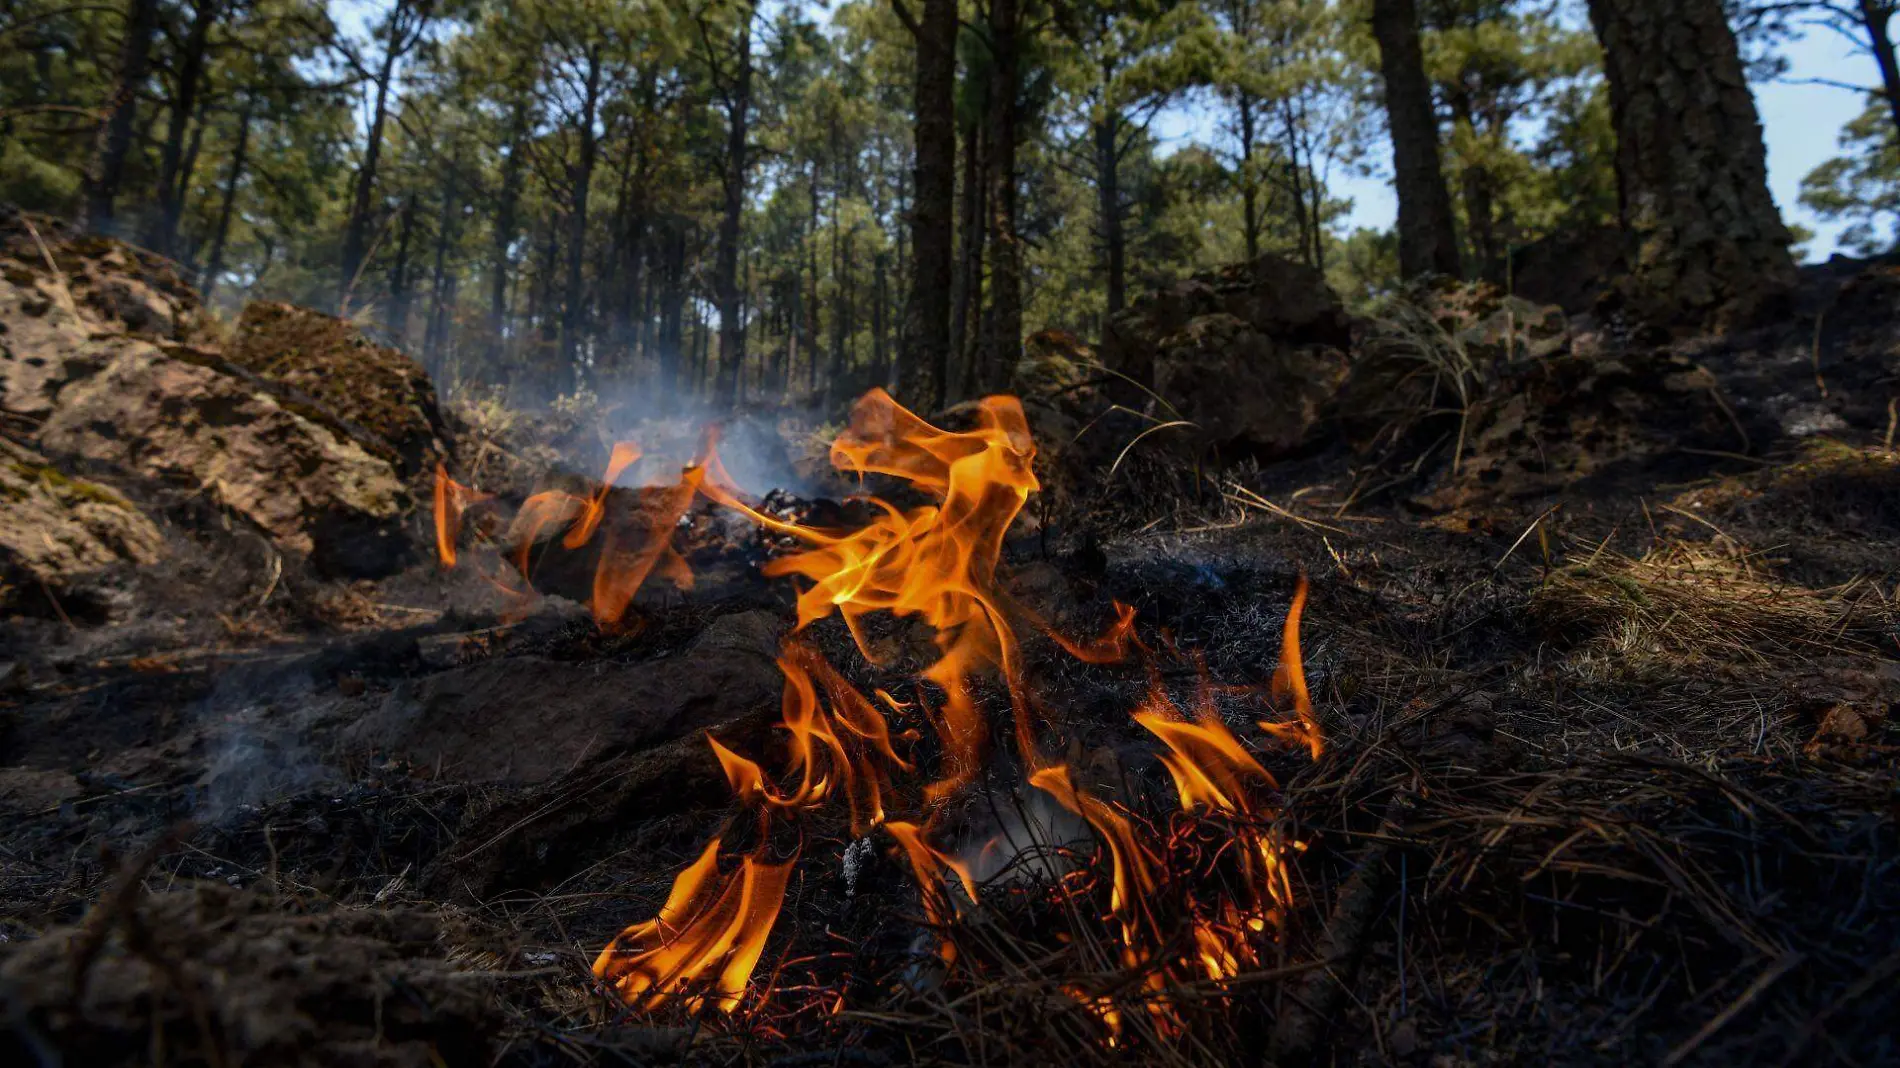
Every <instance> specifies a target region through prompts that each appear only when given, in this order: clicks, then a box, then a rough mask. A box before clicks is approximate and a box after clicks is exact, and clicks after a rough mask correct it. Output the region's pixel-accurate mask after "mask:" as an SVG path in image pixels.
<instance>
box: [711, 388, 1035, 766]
mask: <svg viewBox="0 0 1900 1068" xmlns="http://www.w3.org/2000/svg"><path fill="white" fill-rule="evenodd" d="M1035 456H1036V447H1035V443H1034V442H1033V441H1032V440H1031V438H1030V435H1029V422H1028V419H1027V418H1026V417H1025V416H1024V415H1023V408H1022V404H1021V402H1019V401H1017V400H1016V399H1015V398H1014V397H988V398H985V399H984V400H983V401H982V402H981V403H980V404H979V405H978V406H977V425H976V427H975V428H974V429H972V430H969V431H964V432H953V431H947V430H940V429H938V428H936V427H933V426H931V425H930V424H929V423H927V422H925V421H924V420H922V419H920V418H918V417H917V416H916V415H915V414H914V413H912V412H911V411H910V410H908V409H906V408H905V407H903V406H902V405H900V404H898V403H897V401H895V400H894V399H892V397H891V395H890V394H888V393H886V392H884V391H883V390H881V389H875V390H872V391H871V392H870V393H868V394H866V395H865V396H864V398H863V399H861V400H860V401H858V403H857V406H856V407H855V408H853V409H852V413H851V422H850V425H849V426H848V427H847V428H846V430H845V432H844V433H843V434H842V435H840V436H839V438H838V439H837V441H835V442H833V443H832V446H831V462H832V465H833V466H835V467H837V468H838V469H839V470H841V471H845V472H849V473H853V474H857V475H860V476H862V475H867V474H882V475H890V476H894V477H897V478H900V479H903V480H905V481H906V482H908V483H909V485H910V487H911V488H912V489H914V490H917V491H920V492H922V493H924V494H926V495H928V496H930V497H931V498H933V503H928V504H920V505H917V506H915V507H912V508H909V509H900V508H898V507H897V506H896V505H893V504H891V503H889V502H887V501H884V500H882V499H880V498H875V497H874V498H870V503H871V504H872V506H874V507H875V508H876V509H877V514H876V516H875V517H874V518H873V519H872V521H871V522H870V523H868V524H866V525H865V526H863V527H861V528H859V529H857V530H853V531H845V532H838V531H828V530H820V529H817V528H814V527H808V526H802V525H800V524H796V523H788V522H785V521H783V520H780V519H777V518H775V517H773V516H770V515H766V514H764V513H762V512H760V511H758V510H756V509H754V508H752V507H751V506H750V505H748V504H746V503H745V502H744V501H742V500H740V499H739V497H738V495H737V493H736V492H735V489H734V487H733V486H732V483H731V480H730V479H729V478H726V477H725V475H724V472H723V470H720V469H719V468H718V465H717V460H716V459H715V460H714V461H713V463H712V466H713V468H714V473H713V476H712V477H710V478H708V479H707V480H706V482H705V485H704V489H705V492H706V494H707V495H708V496H710V497H712V498H713V499H715V500H717V501H720V502H721V503H723V504H726V505H728V506H730V507H732V508H735V509H738V510H739V511H741V512H743V513H744V514H746V515H747V516H749V517H751V518H752V520H753V521H754V522H756V523H758V524H760V525H761V526H764V527H766V528H767V529H770V530H773V531H777V532H779V533H781V534H789V535H792V536H794V537H796V538H798V539H800V540H801V541H803V542H804V543H805V544H807V545H808V546H810V547H809V548H808V549H806V550H805V551H803V552H799V553H795V554H793V555H790V556H785V557H781V558H779V559H777V560H774V561H772V562H771V563H769V564H767V565H766V567H765V573H766V574H767V575H770V576H777V575H799V576H802V577H804V578H806V579H808V580H810V583H811V585H809V586H808V587H806V588H805V589H804V590H803V591H801V592H800V593H799V595H798V625H799V626H800V627H801V628H802V627H805V626H807V625H809V624H811V623H813V622H815V621H817V620H819V619H823V618H825V617H826V616H829V615H832V614H833V613H836V614H837V615H838V616H840V617H841V618H842V619H843V620H844V622H845V625H846V626H847V627H849V628H850V630H851V634H852V636H853V637H854V638H855V639H856V640H857V642H858V648H859V650H860V651H861V652H863V653H864V655H865V658H866V659H868V660H873V661H875V660H876V659H877V658H876V657H875V656H874V655H873V654H872V652H871V649H870V643H869V642H868V641H867V640H866V639H865V636H864V631H863V628H862V625H861V622H860V621H861V620H862V619H863V617H864V616H866V615H868V614H870V613H873V612H889V613H891V614H892V615H896V616H916V617H918V618H920V619H922V620H923V621H924V622H925V623H927V624H929V625H930V626H931V627H932V628H933V629H934V630H935V632H936V636H935V642H936V645H937V650H938V654H939V655H938V658H937V660H936V662H935V663H933V664H931V665H930V666H929V667H927V668H925V669H924V671H923V672H922V677H923V678H924V679H925V680H927V681H929V682H932V683H935V684H936V685H937V686H938V687H939V688H940V689H941V690H942V691H943V695H944V697H943V706H942V708H941V709H940V710H938V711H939V713H940V718H939V720H938V733H939V736H940V738H941V739H942V742H943V748H944V764H945V767H944V771H943V776H942V778H941V779H940V780H939V781H938V782H937V783H935V784H933V786H932V789H931V794H932V796H933V797H942V796H945V795H947V794H948V793H950V792H951V791H953V790H954V789H956V788H957V787H958V786H961V785H962V784H963V783H965V782H967V781H969V779H970V777H971V776H973V775H974V774H975V773H976V770H977V766H978V762H979V760H980V758H981V754H982V750H983V745H984V742H985V740H986V737H987V728H986V725H985V722H984V719H983V714H982V711H981V709H979V708H978V706H977V702H976V700H975V698H974V696H973V694H972V692H971V685H970V684H971V680H972V679H973V678H974V677H976V676H977V675H979V674H982V673H984V672H988V671H993V670H994V671H1000V672H1001V674H1002V676H1003V678H1004V680H1005V681H1006V682H1007V683H1008V684H1009V685H1010V687H1011V689H1012V692H1014V690H1015V687H1016V685H1017V681H1018V680H1017V671H1016V665H1017V662H1018V652H1017V646H1016V639H1015V635H1014V632H1013V631H1012V630H1011V629H1010V626H1009V623H1008V621H1007V618H1006V614H1005V610H1004V604H1003V599H1002V597H1001V595H1000V593H999V592H998V589H997V584H996V565H997V561H998V560H999V559H1000V558H1001V556H1002V552H1003V539H1004V537H1005V536H1006V535H1007V534H1008V533H1009V528H1010V526H1011V524H1012V523H1014V522H1015V520H1016V517H1017V515H1018V514H1020V513H1021V512H1022V509H1023V505H1024V503H1025V502H1026V501H1028V499H1029V495H1030V494H1031V493H1033V492H1035V491H1036V489H1038V488H1039V486H1038V483H1037V481H1036V476H1035V472H1034V469H1033V464H1034V461H1035ZM1020 704H1021V703H1020V701H1018V702H1017V705H1018V708H1019V710H1020ZM1017 729H1018V731H1019V735H1020V737H1021V738H1022V739H1023V740H1024V742H1025V748H1028V746H1027V741H1028V738H1029V735H1028V732H1027V724H1026V723H1025V722H1024V717H1022V716H1020V715H1019V716H1018V717H1017Z"/></svg>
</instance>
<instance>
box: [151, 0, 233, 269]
mask: <svg viewBox="0 0 1900 1068" xmlns="http://www.w3.org/2000/svg"><path fill="white" fill-rule="evenodd" d="M221 14H222V9H221V8H220V6H219V3H218V0H198V3H197V5H196V7H195V8H194V9H193V11H192V16H191V28H190V30H189V31H187V32H186V34H185V43H184V46H183V48H182V49H181V51H180V53H179V56H178V85H177V87H176V91H175V92H174V93H173V94H172V99H171V109H170V114H169V115H168V116H167V117H166V123H165V143H164V146H163V147H162V148H161V149H160V151H159V165H158V215H157V217H156V218H155V219H154V220H153V224H152V229H151V233H150V234H149V235H148V237H147V243H148V244H150V245H151V247H152V251H154V252H157V253H158V254H159V255H161V256H175V255H176V254H177V250H176V249H175V248H174V245H176V243H177V241H178V219H179V216H180V215H181V214H182V213H183V211H184V203H185V182H184V180H183V169H184V160H185V128H186V127H187V126H189V125H190V124H191V119H192V116H194V115H196V114H197V111H198V84H199V82H200V81H201V80H202V77H203V74H204V65H205V49H206V48H207V46H208V45H209V44H210V40H211V29H212V27H213V26H214V25H216V23H217V21H218V18H219V16H220V15H221Z"/></svg>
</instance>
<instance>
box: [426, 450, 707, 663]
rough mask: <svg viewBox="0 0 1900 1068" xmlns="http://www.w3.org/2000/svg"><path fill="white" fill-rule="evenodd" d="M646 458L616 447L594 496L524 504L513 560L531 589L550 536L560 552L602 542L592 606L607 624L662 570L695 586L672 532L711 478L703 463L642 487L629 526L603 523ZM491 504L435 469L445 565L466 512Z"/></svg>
mask: <svg viewBox="0 0 1900 1068" xmlns="http://www.w3.org/2000/svg"><path fill="white" fill-rule="evenodd" d="M643 455H644V454H643V453H642V451H641V449H640V447H639V446H638V445H637V444H635V443H633V442H631V441H622V442H617V443H615V445H614V447H613V450H612V453H611V455H610V456H609V457H608V459H607V469H606V471H605V472H604V473H603V474H602V475H601V478H600V482H599V484H598V485H597V486H596V487H595V489H594V491H593V492H592V493H589V494H588V495H587V496H585V497H582V496H576V495H575V494H572V493H568V492H566V491H564V490H543V491H541V492H539V493H536V494H534V495H533V496H531V497H529V498H528V499H527V500H525V501H523V502H521V507H520V509H519V510H517V511H516V513H515V518H514V524H513V529H514V530H515V532H516V535H517V539H518V544H517V545H516V547H515V552H514V555H513V557H512V562H513V564H514V567H515V571H516V572H517V573H519V574H520V576H521V578H522V581H523V582H524V583H530V582H531V580H530V576H531V575H532V574H533V573H534V565H535V561H534V559H533V553H534V549H535V547H536V546H537V545H541V544H543V543H544V542H543V538H542V534H543V533H544V532H546V531H548V530H550V529H555V530H561V531H563V533H562V535H561V547H562V548H564V549H567V550H569V551H573V550H576V549H581V548H583V547H585V546H587V545H588V544H590V543H592V542H594V541H595V540H596V539H597V538H598V540H599V542H600V547H599V560H598V562H597V563H596V564H595V568H594V582H593V591H592V596H591V599H590V601H589V603H588V608H589V610H590V611H591V612H592V613H593V616H594V619H595V620H596V621H597V622H599V623H600V624H601V625H603V626H614V625H617V624H619V623H620V622H621V620H622V619H623V618H624V617H625V615H626V612H627V606H628V605H629V604H630V603H632V601H633V597H634V595H635V594H636V593H638V592H639V590H640V587H641V586H643V585H645V584H646V581H647V579H648V578H650V577H652V575H653V574H654V573H655V572H658V573H659V574H660V575H661V576H663V577H665V578H667V579H669V580H670V581H672V583H673V584H674V585H675V586H678V587H679V588H681V589H690V588H691V587H692V584H693V573H692V569H691V568H690V567H688V566H687V563H686V560H685V558H684V557H682V556H681V555H680V554H679V551H678V550H677V549H675V548H674V547H673V530H674V528H675V527H676V526H678V525H679V522H680V519H681V517H683V516H684V515H685V514H686V511H687V509H689V508H691V507H692V504H693V500H694V498H695V497H697V496H698V494H699V489H700V482H701V480H702V479H703V478H704V477H705V467H704V466H703V464H693V465H691V466H688V467H687V468H685V469H684V470H683V471H682V472H681V474H680V478H679V481H678V482H676V483H675V484H673V485H671V486H651V487H643V488H641V489H639V490H637V491H635V493H636V495H637V500H638V502H639V504H638V507H637V508H636V509H635V510H634V512H633V514H631V515H630V516H628V517H627V519H628V521H627V522H624V523H613V524H609V523H606V522H604V521H605V520H606V519H607V518H608V498H609V495H610V494H611V493H612V492H613V489H614V484H615V483H616V482H617V481H618V480H619V479H620V477H621V476H622V475H623V474H625V473H626V471H627V469H628V468H630V467H632V466H633V465H634V464H635V463H637V462H638V461H639V460H640V458H641V457H642V456H643ZM491 499H493V498H492V497H491V496H490V495H488V494H484V493H478V492H476V491H475V490H472V489H470V488H469V487H467V486H463V485H461V484H460V483H458V482H456V481H455V480H454V479H452V478H450V477H449V476H448V472H447V471H446V470H445V469H443V467H442V466H441V465H439V464H438V465H437V466H436V474H435V542H436V555H437V557H438V558H439V559H440V560H441V562H442V566H444V567H454V566H455V565H456V560H457V555H456V541H457V539H458V538H459V536H460V532H461V524H462V514H463V512H464V511H466V510H467V508H468V507H469V506H470V505H472V504H475V503H477V502H479V501H486V500H491ZM491 581H493V582H494V583H495V584H496V585H497V586H498V587H500V588H501V589H502V590H504V591H505V592H508V593H510V594H516V593H522V592H530V593H531V592H532V590H531V588H530V589H529V590H526V591H523V590H521V589H518V588H516V587H514V586H513V585H512V584H510V583H508V582H505V581H502V580H500V579H499V578H491Z"/></svg>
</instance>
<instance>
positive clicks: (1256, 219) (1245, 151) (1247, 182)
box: [1234, 91, 1260, 263]
mask: <svg viewBox="0 0 1900 1068" xmlns="http://www.w3.org/2000/svg"><path fill="white" fill-rule="evenodd" d="M1254 108H1255V101H1254V98H1253V94H1252V93H1248V92H1244V91H1242V92H1237V93H1235V94H1234V110H1235V112H1236V117H1237V118H1238V119H1239V120H1240V228H1241V236H1242V238H1243V239H1245V241H1246V244H1247V262H1248V263H1252V262H1253V261H1255V260H1257V259H1259V258H1260V176H1259V171H1258V169H1257V168H1255V166H1254V161H1253V154H1254V150H1255V149H1256V148H1257V147H1258V141H1257V139H1258V137H1259V133H1258V131H1256V130H1255V128H1254V123H1255V121H1256V117H1257V116H1256V114H1255V111H1254Z"/></svg>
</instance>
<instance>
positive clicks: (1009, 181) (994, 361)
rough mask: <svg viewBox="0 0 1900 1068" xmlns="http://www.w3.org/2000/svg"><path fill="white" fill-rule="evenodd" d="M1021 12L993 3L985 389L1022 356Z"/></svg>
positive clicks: (981, 384)
mask: <svg viewBox="0 0 1900 1068" xmlns="http://www.w3.org/2000/svg"><path fill="white" fill-rule="evenodd" d="M1020 18H1021V10H1020V8H1019V7H1018V0H990V41H991V47H992V49H993V51H994V55H993V56H992V63H993V66H992V67H991V70H990V79H991V80H990V92H989V119H990V126H989V143H988V148H989V154H990V158H989V161H988V162H989V175H988V185H989V216H990V233H989V244H990V311H989V343H988V346H987V351H986V352H985V354H984V359H983V366H982V367H981V368H980V369H979V372H978V375H977V382H978V388H979V389H981V390H983V391H986V392H987V391H989V390H993V389H998V388H1001V387H1002V386H1003V385H1004V384H1005V383H1007V382H1008V381H1009V376H1010V374H1011V373H1012V372H1013V371H1014V370H1015V369H1016V362H1017V360H1019V359H1020V358H1021V357H1022V344H1023V274H1022V270H1023V268H1022V241H1021V239H1020V238H1018V237H1017V234H1016V147H1017V146H1016V138H1017V128H1016V127H1017V117H1018V116H1017V112H1018V110H1019V109H1020V106H1021V101H1020V99H1019V97H1020V85H1019V82H1020V80H1021V79H1020V74H1019V69H1020V65H1021V56H1020V52H1021V41H1020V40H1019V39H1018V38H1019V35H1020V32H1021V27H1020V24H1019V23H1020Z"/></svg>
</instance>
